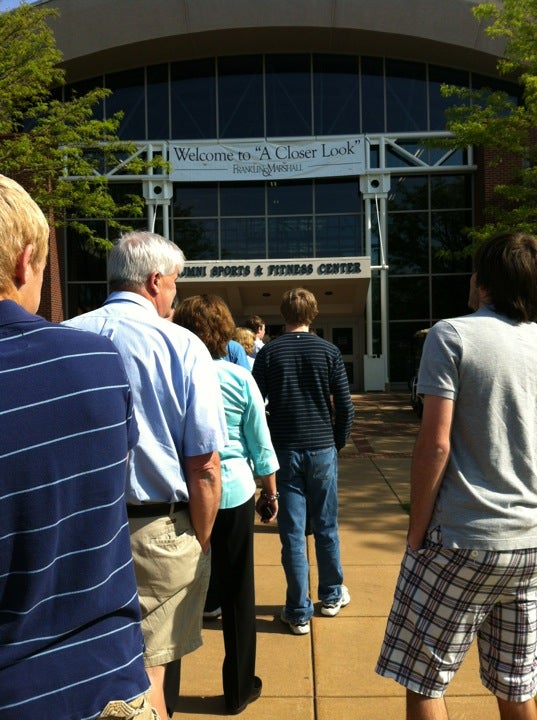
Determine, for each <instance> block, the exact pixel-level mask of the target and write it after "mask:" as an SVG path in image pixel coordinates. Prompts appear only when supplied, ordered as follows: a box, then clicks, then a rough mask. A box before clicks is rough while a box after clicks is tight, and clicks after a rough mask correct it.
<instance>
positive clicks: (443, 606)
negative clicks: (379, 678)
mask: <svg viewBox="0 0 537 720" xmlns="http://www.w3.org/2000/svg"><path fill="white" fill-rule="evenodd" d="M475 635H477V642H478V651H479V664H480V674H481V680H482V682H483V685H484V686H485V687H486V688H487V689H488V690H490V692H492V693H493V694H494V695H496V696H497V697H499V698H502V699H504V700H508V701H512V702H524V701H526V700H529V699H530V698H532V697H534V696H535V694H536V692H537V548H531V549H527V550H516V551H513V552H491V551H480V550H459V549H451V548H443V547H441V546H440V545H436V544H430V543H429V545H428V546H427V547H426V548H424V549H421V550H418V551H417V552H414V551H412V550H411V549H410V548H407V551H406V553H405V555H404V557H403V561H402V564H401V570H400V573H399V578H398V581H397V585H396V589H395V595H394V601H393V605H392V609H391V611H390V615H389V617H388V623H387V627H386V634H385V636H384V643H383V645H382V648H381V652H380V657H379V659H378V661H377V666H376V668H375V671H376V672H377V673H378V674H379V675H383V676H385V677H389V678H393V679H394V680H396V681H397V682H398V683H400V684H401V685H403V686H404V687H406V688H407V689H408V690H411V691H413V692H415V693H418V694H420V695H424V696H426V697H430V698H439V697H442V696H443V695H444V693H445V691H446V690H447V687H448V685H449V683H450V681H451V680H452V678H453V676H454V674H455V672H456V671H457V670H458V668H459V667H460V665H461V663H462V661H463V659H464V657H465V655H466V653H467V651H468V648H469V647H470V645H471V643H472V641H473V639H474V636H475Z"/></svg>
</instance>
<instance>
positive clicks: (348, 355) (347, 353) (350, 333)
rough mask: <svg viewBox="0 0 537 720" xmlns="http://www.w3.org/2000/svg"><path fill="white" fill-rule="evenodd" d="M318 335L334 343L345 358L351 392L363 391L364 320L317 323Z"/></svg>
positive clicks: (349, 319) (315, 324) (315, 327)
mask: <svg viewBox="0 0 537 720" xmlns="http://www.w3.org/2000/svg"><path fill="white" fill-rule="evenodd" d="M314 329H315V331H316V332H317V334H318V335H320V336H321V337H324V338H325V340H329V341H330V342H332V343H334V345H336V346H337V347H338V348H339V349H340V351H341V354H342V356H343V362H344V363H345V368H346V370H347V377H348V379H349V388H350V391H351V392H359V391H360V390H362V389H363V364H362V363H363V319H359V320H358V321H354V320H351V318H342V319H337V320H329V321H325V322H322V323H321V322H319V323H317V322H315V323H314Z"/></svg>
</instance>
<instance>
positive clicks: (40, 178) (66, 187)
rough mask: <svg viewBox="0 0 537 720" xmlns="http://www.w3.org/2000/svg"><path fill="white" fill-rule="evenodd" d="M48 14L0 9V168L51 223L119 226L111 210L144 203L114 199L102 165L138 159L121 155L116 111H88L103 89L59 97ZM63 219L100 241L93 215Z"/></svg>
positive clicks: (131, 167) (133, 166) (135, 210)
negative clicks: (100, 114)
mask: <svg viewBox="0 0 537 720" xmlns="http://www.w3.org/2000/svg"><path fill="white" fill-rule="evenodd" d="M55 15H57V12H56V11H55V10H53V9H50V8H46V7H43V6H36V5H28V4H22V5H21V6H20V7H18V8H16V9H14V10H10V11H7V12H3V13H0V48H1V49H0V168H1V172H2V173H3V174H5V175H8V176H11V177H13V178H15V179H17V180H18V181H19V182H20V183H21V184H22V185H24V187H25V188H26V189H27V190H28V192H30V193H31V194H32V196H33V197H34V199H35V200H36V202H37V203H38V204H39V205H40V206H41V208H42V209H43V210H44V211H45V212H46V213H48V212H52V214H53V217H54V220H55V223H56V224H60V223H61V222H63V221H64V220H65V219H68V218H69V217H85V218H104V219H107V220H108V223H109V226H111V227H112V228H114V229H116V230H117V231H118V232H120V231H121V230H124V229H125V228H124V227H123V226H122V224H121V223H120V222H119V221H118V220H117V219H116V218H118V217H121V216H123V217H138V216H141V215H142V213H143V205H144V203H143V200H142V198H140V197H137V196H135V195H131V196H127V197H126V198H125V199H124V200H122V201H121V203H120V204H118V203H117V202H116V201H115V200H114V199H113V197H112V196H111V194H110V192H109V186H108V182H107V179H106V176H104V175H103V174H102V170H103V168H110V167H115V166H117V165H118V164H119V163H120V162H121V161H125V162H126V170H128V171H129V172H140V171H142V170H143V169H144V163H143V161H141V160H140V159H138V158H136V157H135V159H134V160H131V161H128V160H127V159H128V158H129V157H131V156H132V155H133V151H134V148H133V146H132V145H129V144H126V143H121V142H119V140H118V137H117V130H118V126H119V122H120V120H121V115H120V114H118V115H116V116H114V117H113V118H111V119H107V120H104V121H101V120H97V119H96V118H95V115H94V108H95V106H96V105H98V104H99V103H100V102H102V101H103V100H104V98H105V97H107V96H108V95H109V94H110V91H108V90H106V89H104V88H95V89H94V90H91V91H90V92H88V93H86V94H84V95H80V96H76V95H73V96H72V97H70V98H69V99H66V100H62V99H61V98H60V93H59V89H61V87H62V85H64V83H65V73H64V71H63V70H62V69H61V67H60V65H59V63H60V62H61V60H62V55H61V53H60V51H59V50H58V48H57V47H56V42H55V38H54V35H53V32H52V30H51V29H50V27H49V25H48V24H47V21H48V19H49V18H50V17H54V16H55ZM68 177H69V178H77V179H76V180H72V179H69V180H68V179H67V178H68ZM71 222H72V224H73V225H74V227H75V228H76V230H77V232H78V233H79V235H81V236H82V237H85V238H86V239H88V240H90V241H93V242H97V243H98V244H101V245H107V241H106V240H105V239H104V238H102V237H99V236H98V235H97V234H96V231H95V227H94V224H93V223H91V224H90V225H91V227H89V226H87V225H85V224H84V223H77V222H76V221H74V220H72V221H71ZM101 227H102V225H101Z"/></svg>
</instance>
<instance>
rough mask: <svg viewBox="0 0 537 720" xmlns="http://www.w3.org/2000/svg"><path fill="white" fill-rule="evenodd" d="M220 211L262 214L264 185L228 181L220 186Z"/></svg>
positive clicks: (233, 213)
mask: <svg viewBox="0 0 537 720" xmlns="http://www.w3.org/2000/svg"><path fill="white" fill-rule="evenodd" d="M220 213H221V214H222V215H223V216H225V215H264V214H265V185H264V183H260V184H258V185H255V184H248V183H229V184H227V185H221V186H220Z"/></svg>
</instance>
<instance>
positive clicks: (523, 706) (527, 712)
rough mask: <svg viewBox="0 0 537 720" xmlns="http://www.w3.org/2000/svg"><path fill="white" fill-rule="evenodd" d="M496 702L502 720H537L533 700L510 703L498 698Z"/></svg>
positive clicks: (535, 706)
mask: <svg viewBox="0 0 537 720" xmlns="http://www.w3.org/2000/svg"><path fill="white" fill-rule="evenodd" d="M496 700H497V701H498V707H499V709H500V717H501V719H502V720H537V705H536V704H535V700H533V699H531V700H526V702H510V701H509V700H501V699H500V698H496Z"/></svg>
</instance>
